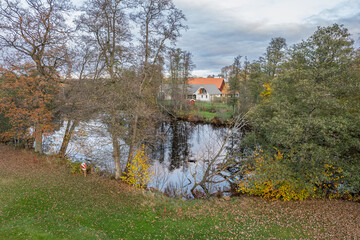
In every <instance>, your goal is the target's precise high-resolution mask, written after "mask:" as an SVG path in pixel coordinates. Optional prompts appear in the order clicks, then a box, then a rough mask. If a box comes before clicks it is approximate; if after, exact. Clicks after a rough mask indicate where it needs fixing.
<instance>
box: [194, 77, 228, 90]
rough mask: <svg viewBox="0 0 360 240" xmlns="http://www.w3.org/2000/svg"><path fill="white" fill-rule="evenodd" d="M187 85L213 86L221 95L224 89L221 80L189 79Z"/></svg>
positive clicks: (223, 83)
mask: <svg viewBox="0 0 360 240" xmlns="http://www.w3.org/2000/svg"><path fill="white" fill-rule="evenodd" d="M188 84H189V85H215V86H216V87H217V88H218V89H219V91H220V92H221V93H222V92H223V89H224V87H225V81H224V79H223V78H189V80H188Z"/></svg>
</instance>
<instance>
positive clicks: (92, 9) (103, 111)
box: [77, 0, 136, 179]
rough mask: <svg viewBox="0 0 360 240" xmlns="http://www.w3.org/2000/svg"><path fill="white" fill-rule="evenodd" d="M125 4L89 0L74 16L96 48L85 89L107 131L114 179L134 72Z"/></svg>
mask: <svg viewBox="0 0 360 240" xmlns="http://www.w3.org/2000/svg"><path fill="white" fill-rule="evenodd" d="M126 7H127V6H126V5H124V3H123V1H122V0H89V1H87V2H85V4H84V7H83V8H82V10H83V11H84V13H83V14H82V15H81V16H80V18H79V19H78V20H77V26H78V29H79V30H81V31H83V32H84V33H85V36H84V39H86V41H87V44H89V45H93V46H96V48H97V49H98V51H99V52H98V56H99V58H98V61H99V63H98V64H97V65H96V72H95V73H94V79H93V80H92V81H93V84H92V85H91V86H92V88H91V90H89V91H90V92H89V97H90V99H89V104H90V105H91V107H89V109H92V112H94V113H96V114H97V116H98V117H100V118H101V121H103V122H104V123H105V124H106V126H107V130H108V132H109V133H110V135H111V139H112V144H113V158H114V162H115V177H116V179H119V178H120V176H121V165H120V156H121V152H120V143H119V138H120V137H121V136H125V134H126V125H125V122H124V119H125V118H126V110H127V109H129V106H128V104H130V103H131V101H130V98H131V91H132V90H131V89H133V88H132V87H128V86H129V85H131V83H132V79H131V77H133V76H136V73H135V72H134V71H131V70H128V69H129V67H128V62H129V52H130V51H128V49H129V40H130V39H131V35H130V31H129V27H128V23H127V17H126V15H125V14H124V9H125V8H126ZM100 66H103V67H100Z"/></svg>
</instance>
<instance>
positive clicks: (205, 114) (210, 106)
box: [162, 100, 233, 122]
mask: <svg viewBox="0 0 360 240" xmlns="http://www.w3.org/2000/svg"><path fill="white" fill-rule="evenodd" d="M162 104H163V106H167V107H170V106H171V101H170V100H164V101H162ZM177 114H178V115H179V116H182V117H184V116H190V115H192V116H195V117H196V116H197V117H202V118H204V119H205V120H206V121H208V122H210V121H211V120H212V119H213V118H214V117H216V118H218V119H220V120H222V121H224V122H227V121H231V118H232V115H233V110H232V107H231V106H229V105H227V104H226V103H222V102H201V101H197V102H196V103H195V104H194V105H189V108H188V109H187V110H185V111H181V112H180V111H179V112H177Z"/></svg>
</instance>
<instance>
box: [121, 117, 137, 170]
mask: <svg viewBox="0 0 360 240" xmlns="http://www.w3.org/2000/svg"><path fill="white" fill-rule="evenodd" d="M138 119H139V115H138V114H137V113H136V114H135V118H134V123H133V131H132V136H131V142H130V145H129V155H128V160H127V163H126V167H125V171H124V174H125V175H126V174H127V173H128V172H129V168H128V166H129V164H131V160H132V155H133V152H134V146H135V141H136V135H137V125H138Z"/></svg>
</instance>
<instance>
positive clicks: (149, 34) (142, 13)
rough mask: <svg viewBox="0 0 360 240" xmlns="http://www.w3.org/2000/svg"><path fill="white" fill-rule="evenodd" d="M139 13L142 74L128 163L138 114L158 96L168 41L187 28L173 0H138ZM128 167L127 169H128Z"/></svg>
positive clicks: (135, 137) (133, 144)
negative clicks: (150, 99) (151, 99)
mask: <svg viewBox="0 0 360 240" xmlns="http://www.w3.org/2000/svg"><path fill="white" fill-rule="evenodd" d="M135 3H136V6H137V10H138V11H137V13H136V14H135V15H134V16H133V19H134V20H135V22H136V23H137V24H139V25H140V36H141V38H140V41H141V45H140V47H139V56H140V59H141V62H140V68H139V69H140V70H141V75H140V76H141V78H140V79H139V80H138V83H137V84H138V89H137V90H138V91H137V97H136V106H135V112H134V114H133V116H132V123H131V140H130V143H129V156H128V164H127V166H128V165H129V164H130V163H131V158H132V153H133V151H134V147H136V146H135V145H136V143H137V142H138V137H139V136H138V135H139V128H138V127H139V116H140V115H141V112H142V110H141V107H144V106H145V105H146V104H148V103H151V102H153V101H149V100H145V99H146V98H147V97H146V96H148V97H150V98H153V99H155V98H156V96H155V95H156V94H154V93H155V92H157V90H155V91H154V89H157V86H159V84H160V82H161V78H162V75H161V65H162V64H163V56H162V54H163V53H164V52H165V51H166V45H167V44H168V42H170V43H174V42H175V41H176V40H177V38H178V37H179V36H180V31H181V30H183V29H185V28H186V26H185V25H184V24H183V21H184V20H185V15H184V14H183V13H182V11H181V10H179V9H177V8H176V7H175V5H174V3H173V2H172V0H138V1H135ZM127 169H128V168H126V169H125V173H126V172H127Z"/></svg>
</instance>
